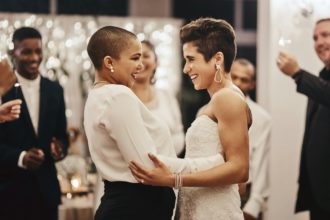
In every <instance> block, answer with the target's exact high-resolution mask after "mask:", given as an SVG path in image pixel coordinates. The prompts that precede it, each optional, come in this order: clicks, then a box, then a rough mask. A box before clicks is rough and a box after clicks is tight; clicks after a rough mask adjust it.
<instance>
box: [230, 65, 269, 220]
mask: <svg viewBox="0 0 330 220" xmlns="http://www.w3.org/2000/svg"><path fill="white" fill-rule="evenodd" d="M231 78H232V80H233V83H234V84H235V85H236V86H238V87H239V88H240V89H241V90H242V92H243V93H244V95H245V97H246V102H247V104H248V105H249V107H250V109H251V113H252V118H253V123H252V125H251V127H250V129H249V146H250V149H249V153H250V175H249V181H248V183H247V186H246V192H245V194H243V195H242V207H243V212H244V219H245V220H255V219H258V220H260V219H262V212H263V211H264V210H265V208H266V202H267V198H268V196H269V151H270V146H269V140H270V132H271V118H270V115H269V114H268V113H267V112H266V111H265V110H264V109H263V108H262V107H261V106H260V105H259V104H257V103H256V102H254V101H252V99H251V98H250V97H249V92H251V91H252V90H254V89H255V68H254V66H253V64H252V63H251V62H250V61H248V60H246V59H236V60H235V61H234V62H233V65H232V68H231Z"/></svg>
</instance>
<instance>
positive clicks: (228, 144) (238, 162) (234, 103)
mask: <svg viewBox="0 0 330 220" xmlns="http://www.w3.org/2000/svg"><path fill="white" fill-rule="evenodd" d="M210 104H211V106H212V109H214V110H213V112H214V116H215V117H216V119H217V121H218V129H219V136H220V140H221V144H222V146H223V149H224V156H225V160H226V162H225V163H224V164H222V165H219V166H217V167H214V168H211V169H209V170H207V171H202V172H198V173H195V174H187V175H184V176H183V184H184V186H217V185H228V184H235V183H241V182H246V181H247V179H248V172H249V144H248V127H247V115H246V107H247V106H246V103H245V102H244V101H243V100H242V99H241V97H239V96H238V95H237V94H236V93H235V94H234V93H233V92H232V91H231V90H229V89H226V90H225V89H223V91H221V92H218V93H216V94H214V95H213V97H212V100H211V103H210Z"/></svg>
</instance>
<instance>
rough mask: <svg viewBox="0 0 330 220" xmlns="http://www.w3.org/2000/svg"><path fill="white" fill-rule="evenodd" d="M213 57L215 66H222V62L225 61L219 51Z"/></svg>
mask: <svg viewBox="0 0 330 220" xmlns="http://www.w3.org/2000/svg"><path fill="white" fill-rule="evenodd" d="M213 57H214V59H215V62H216V64H221V65H222V64H223V62H224V61H225V58H224V55H223V53H222V52H220V51H218V52H216V53H215V54H214V56H213Z"/></svg>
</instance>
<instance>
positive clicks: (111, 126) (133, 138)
mask: <svg viewBox="0 0 330 220" xmlns="http://www.w3.org/2000/svg"><path fill="white" fill-rule="evenodd" d="M133 96H134V94H133V93H132V94H130V93H121V94H119V95H117V96H116V97H114V98H113V99H112V100H110V101H109V105H106V107H105V109H104V111H103V112H102V113H101V114H100V124H102V125H103V126H104V128H105V129H106V130H107V132H108V133H109V135H110V136H111V137H112V138H113V139H114V140H115V141H116V142H117V145H118V147H119V150H120V151H121V154H122V156H123V158H124V160H125V161H127V164H129V162H130V161H132V160H134V161H137V162H138V163H140V164H142V165H143V166H146V167H148V168H152V167H154V166H153V163H152V161H150V160H149V158H148V153H152V154H154V155H157V152H156V148H155V143H154V141H153V137H151V135H150V134H149V132H148V130H147V129H146V125H145V123H146V122H145V121H144V120H143V118H142V112H141V109H140V108H141V107H140V106H139V104H138V102H137V100H136V99H135V98H134V97H133ZM166 131H167V130H163V132H164V134H163V135H166ZM169 138H170V136H169V133H168V139H169ZM169 143H171V142H170V141H168V142H166V143H165V144H169ZM163 147H168V148H173V147H172V146H163ZM158 156H159V157H160V158H161V159H162V160H163V161H164V162H165V163H167V164H168V165H169V166H170V169H171V170H172V171H173V172H192V171H193V170H199V169H205V168H209V167H212V166H214V165H216V164H218V163H220V162H221V157H220V155H214V156H212V157H209V158H206V159H198V158H197V159H194V160H182V159H178V158H175V154H174V152H173V157H167V156H163V155H158Z"/></svg>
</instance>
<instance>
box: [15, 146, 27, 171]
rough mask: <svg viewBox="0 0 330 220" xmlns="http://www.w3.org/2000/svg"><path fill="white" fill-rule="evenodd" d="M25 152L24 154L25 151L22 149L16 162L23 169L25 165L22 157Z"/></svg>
mask: <svg viewBox="0 0 330 220" xmlns="http://www.w3.org/2000/svg"><path fill="white" fill-rule="evenodd" d="M25 154H26V151H25V150H24V151H22V153H21V154H20V155H19V158H18V163H17V165H18V167H20V168H23V169H27V167H26V166H25V165H24V164H23V158H24V156H25Z"/></svg>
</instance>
